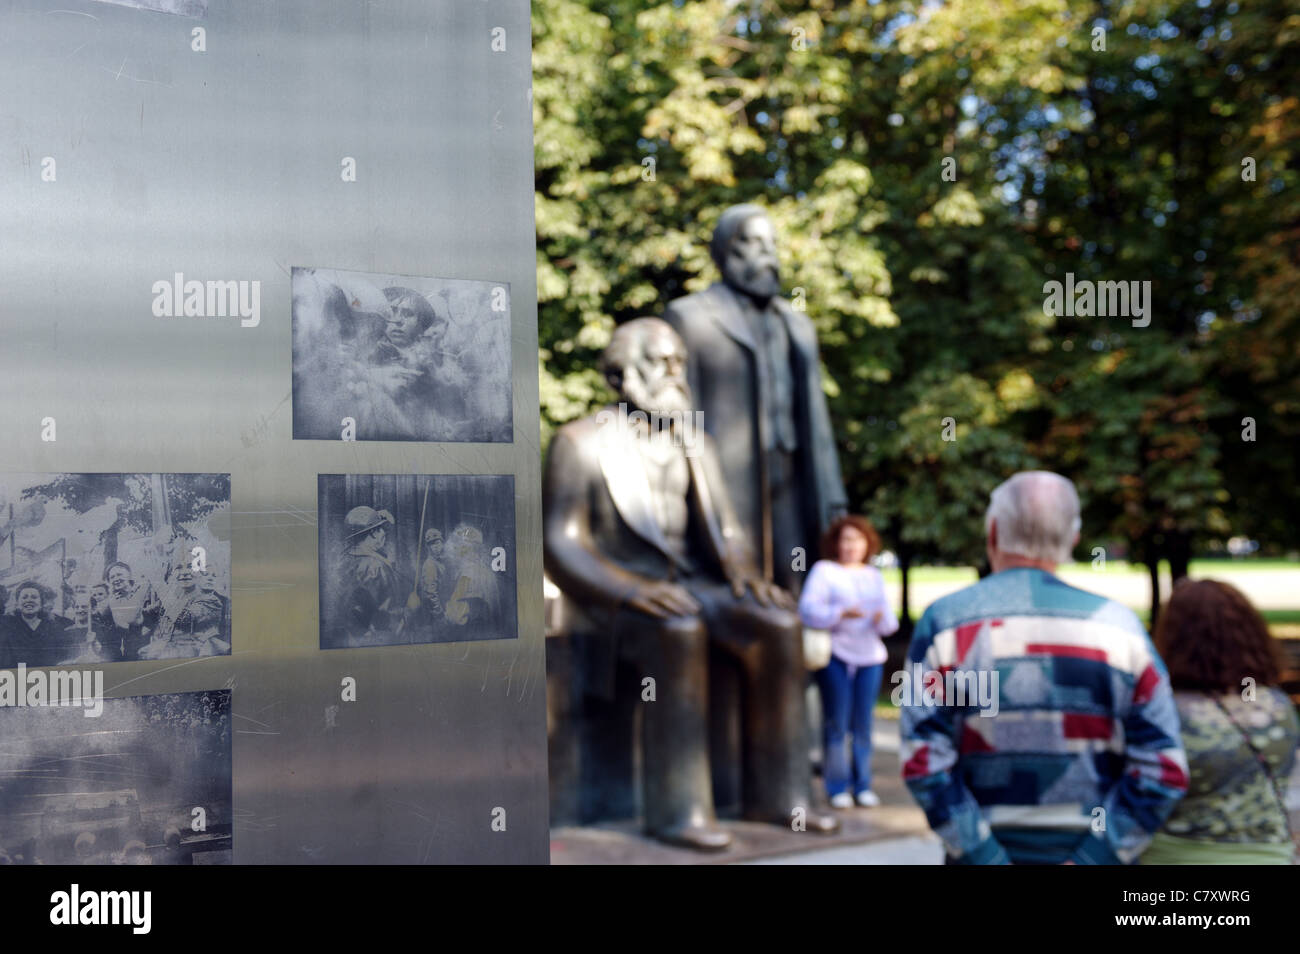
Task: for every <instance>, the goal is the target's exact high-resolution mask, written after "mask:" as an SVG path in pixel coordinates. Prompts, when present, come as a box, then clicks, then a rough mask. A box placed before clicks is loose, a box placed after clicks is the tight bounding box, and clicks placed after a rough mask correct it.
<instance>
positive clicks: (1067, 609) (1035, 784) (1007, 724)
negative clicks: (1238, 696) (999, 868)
mask: <svg viewBox="0 0 1300 954" xmlns="http://www.w3.org/2000/svg"><path fill="white" fill-rule="evenodd" d="M984 525H985V534H986V540H985V542H986V546H987V550H988V557H989V564H990V566H991V567H992V570H993V572H992V573H991V574H990V575H989V576H987V577H985V578H984V579H982V580H980V581H979V582H978V583H975V584H974V585H972V586H969V587H967V588H965V589H963V590H960V591H958V592H956V593H952V594H950V595H948V596H945V597H943V598H942V599H940V600H937V601H936V602H935V603H933V604H932V605H931V606H930V607H929V608H928V609H927V610H926V611H925V614H924V615H923V616H922V617H921V619H920V620H919V621H918V623H917V625H916V629H915V632H914V633H913V637H912V645H911V648H910V650H909V651H908V670H907V671H906V672H904V673H902V674H896V675H895V677H894V681H895V682H896V683H897V682H899V677H900V675H901V676H902V683H903V685H902V686H900V688H903V689H909V690H910V689H912V688H913V687H916V688H915V691H911V692H907V693H903V695H904V696H906V697H907V698H906V701H905V702H904V703H903V704H902V706H901V709H902V716H901V732H902V751H901V755H900V757H901V760H902V762H903V778H904V780H905V781H906V783H907V786H908V788H909V789H910V790H911V792H912V795H913V797H915V798H916V800H917V801H918V802H919V803H920V805H921V807H922V808H923V809H924V810H925V813H926V817H927V818H928V819H929V822H930V826H931V827H932V828H933V829H934V830H935V832H936V833H937V834H938V835H939V836H940V837H941V838H942V839H943V842H944V847H945V849H946V853H947V860H948V863H949V864H1131V863H1132V862H1133V861H1134V860H1135V859H1136V858H1137V856H1138V855H1139V854H1141V852H1142V850H1143V849H1144V848H1145V847H1146V845H1147V842H1148V841H1150V839H1151V837H1152V835H1153V834H1154V833H1155V832H1156V830H1157V829H1159V828H1160V826H1161V824H1162V823H1163V822H1164V820H1165V818H1166V817H1167V816H1168V815H1169V814H1170V812H1171V811H1172V810H1173V808H1174V805H1175V804H1176V803H1177V802H1178V800H1179V799H1180V798H1181V797H1182V796H1183V793H1184V792H1185V791H1186V788H1187V760H1186V757H1185V755H1184V753H1183V749H1182V744H1181V742H1180V738H1179V725H1178V713H1177V710H1176V709H1175V707H1174V701H1173V694H1172V691H1171V689H1170V686H1169V678H1168V675H1167V674H1166V672H1165V667H1164V664H1163V663H1162V662H1161V660H1160V657H1159V656H1158V655H1157V654H1156V650H1155V647H1154V646H1153V645H1152V643H1151V640H1150V639H1149V638H1148V636H1147V633H1146V630H1145V629H1143V627H1142V624H1141V623H1140V622H1139V621H1138V619H1137V617H1136V616H1134V614H1133V613H1132V611H1130V610H1128V609H1126V608H1125V607H1123V606H1121V605H1119V604H1118V603H1115V602H1113V601H1111V600H1108V599H1106V598H1104V597H1101V596H1097V595H1095V594H1093V593H1088V592H1086V591H1084V590H1080V589H1076V588H1075V587H1073V586H1069V585H1068V584H1066V583H1064V582H1062V581H1061V580H1060V579H1058V578H1057V577H1056V575H1055V571H1056V566H1057V564H1059V563H1063V562H1066V561H1068V560H1069V559H1070V554H1071V551H1072V550H1073V549H1074V547H1075V545H1076V544H1077V543H1078V542H1079V527H1080V520H1079V498H1078V495H1077V494H1076V492H1075V489H1074V485H1073V484H1072V483H1071V482H1070V481H1069V480H1067V479H1066V478H1064V477H1062V476H1060V475H1059V474H1053V473H1048V472H1046V471H1030V472H1026V473H1019V474H1016V475H1014V476H1013V477H1011V478H1010V479H1009V480H1007V481H1006V482H1004V483H1002V484H1001V485H999V486H998V487H997V489H995V490H994V491H993V494H992V496H991V499H990V501H989V507H988V512H987V514H986V516H985V524H984ZM897 692H898V690H896V693H897Z"/></svg>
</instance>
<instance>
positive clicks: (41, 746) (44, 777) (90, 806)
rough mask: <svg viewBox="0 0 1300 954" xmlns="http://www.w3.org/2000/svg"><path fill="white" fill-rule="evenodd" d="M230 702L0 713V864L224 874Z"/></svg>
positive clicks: (137, 699) (116, 702)
mask: <svg viewBox="0 0 1300 954" xmlns="http://www.w3.org/2000/svg"><path fill="white" fill-rule="evenodd" d="M230 696H231V694H230V691H229V690H224V689H223V690H218V691H211V692H183V693H169V694H165V695H156V696H133V697H130V698H126V699H106V700H104V711H103V713H102V714H101V715H100V716H99V717H98V718H95V719H87V718H85V717H84V716H83V714H82V712H83V710H82V709H80V708H77V707H75V706H74V707H70V708H61V707H57V706H33V707H6V708H0V735H2V736H3V737H4V739H5V744H4V746H3V749H2V750H0V864H47V865H49V864H56V865H64V864H78V865H127V864H137V865H149V864H229V863H230V862H231V849H232V826H231V804H232V802H231V758H230V735H231V728H230V718H231V717H230Z"/></svg>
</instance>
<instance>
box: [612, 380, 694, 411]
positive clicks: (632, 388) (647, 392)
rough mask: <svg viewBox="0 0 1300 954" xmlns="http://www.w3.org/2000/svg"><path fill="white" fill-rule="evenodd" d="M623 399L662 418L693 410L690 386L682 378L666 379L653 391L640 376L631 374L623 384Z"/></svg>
mask: <svg viewBox="0 0 1300 954" xmlns="http://www.w3.org/2000/svg"><path fill="white" fill-rule="evenodd" d="M623 397H624V398H626V399H627V402H628V403H629V404H631V405H632V406H633V407H635V408H637V409H638V410H641V411H645V412H646V413H647V414H657V415H658V416H660V417H668V415H670V414H674V413H676V414H688V413H689V412H690V410H691V389H690V385H688V384H687V383H686V382H685V381H684V380H683V379H681V378H665V379H664V380H663V381H660V382H659V384H658V386H657V387H655V388H654V389H653V390H652V389H651V388H650V387H649V386H648V385H646V384H645V383H644V382H643V381H642V380H641V376H640V375H639V374H635V373H633V374H629V375H628V376H627V378H626V379H625V380H624V382H623Z"/></svg>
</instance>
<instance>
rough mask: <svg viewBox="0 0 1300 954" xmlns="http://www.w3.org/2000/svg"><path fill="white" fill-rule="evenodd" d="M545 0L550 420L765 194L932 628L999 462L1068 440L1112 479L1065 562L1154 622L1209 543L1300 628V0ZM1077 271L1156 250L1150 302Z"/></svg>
mask: <svg viewBox="0 0 1300 954" xmlns="http://www.w3.org/2000/svg"><path fill="white" fill-rule="evenodd" d="M532 13H533V71H534V79H533V113H534V123H535V143H536V147H535V148H536V151H535V163H536V218H537V246H538V252H537V254H538V261H537V267H538V297H539V326H540V345H541V350H540V361H541V401H542V430H543V440H544V441H545V440H546V439H548V438H549V436H550V434H551V433H552V431H553V429H554V427H555V426H556V425H558V424H560V423H562V422H564V421H567V420H570V419H572V418H575V417H578V416H581V415H583V414H585V413H587V412H588V411H589V410H590V409H591V408H592V407H594V406H596V405H599V404H601V403H603V402H604V401H606V400H608V399H609V398H610V394H609V393H608V392H607V391H606V390H605V388H604V384H603V382H602V381H601V380H600V378H599V375H598V374H597V372H596V370H595V367H596V358H597V355H598V354H599V352H600V350H601V349H602V348H603V347H604V345H605V343H606V342H607V341H608V339H609V335H610V332H611V330H612V329H613V327H614V326H615V325H616V324H617V323H618V322H621V321H624V320H627V319H629V318H632V317H636V316H639V315H660V314H662V312H663V308H664V306H665V305H666V303H667V302H668V301H670V300H671V299H673V298H675V297H677V296H680V295H682V294H685V293H687V292H690V291H695V290H698V289H700V288H703V287H705V286H707V285H708V284H709V283H710V282H711V281H713V280H715V279H716V278H717V274H716V270H715V269H714V266H713V264H712V262H711V261H710V259H709V255H708V251H707V240H708V236H709V235H710V233H711V231H712V228H713V225H714V224H715V222H716V219H717V216H718V214H719V213H720V212H721V211H722V210H723V209H724V208H726V207H727V206H729V205H732V204H733V203H736V202H741V201H754V202H757V203H759V204H760V205H763V206H764V207H765V208H766V209H768V210H769V212H770V214H771V217H772V219H773V221H774V223H775V224H776V226H777V229H778V233H779V242H780V252H781V256H782V264H783V283H784V288H785V294H786V295H787V296H788V297H789V298H790V299H791V300H792V302H794V304H795V307H802V308H804V309H805V310H806V311H807V313H808V315H809V317H810V318H811V319H812V320H813V322H814V323H815V325H816V327H817V329H818V332H819V335H820V340H821V349H822V359H823V361H824V363H825V381H824V386H825V390H826V393H827V395H828V398H829V401H830V407H831V412H832V415H833V417H834V423H835V429H836V434H837V439H838V441H839V443H840V454H841V460H842V463H843V466H844V470H845V474H844V477H845V483H846V485H847V487H848V490H849V495H850V501H851V505H852V507H853V509H854V510H856V511H860V512H862V513H865V514H866V515H868V516H869V517H870V518H871V520H872V521H873V522H875V524H876V526H877V527H878V528H879V529H880V531H881V534H882V536H883V538H884V540H885V546H886V548H887V551H888V552H887V554H886V555H885V562H886V564H887V565H888V566H890V567H891V569H889V570H888V571H887V579H888V580H889V581H890V583H891V584H892V588H893V592H894V597H895V599H896V601H897V602H898V604H899V609H900V610H903V611H904V613H905V614H906V615H905V618H904V624H903V625H904V627H905V629H906V628H907V627H909V626H910V621H911V618H914V617H917V616H919V614H920V612H921V610H922V609H924V607H925V605H926V604H928V603H929V602H930V601H931V600H933V599H934V598H935V597H936V596H938V595H941V594H942V593H944V592H948V591H950V590H953V589H957V588H960V587H961V586H964V585H966V584H967V583H969V582H972V581H973V580H974V579H976V576H977V574H978V573H980V572H983V571H984V568H983V567H982V563H983V560H984V554H983V520H982V518H983V513H984V508H985V506H986V504H987V501H988V493H989V491H990V490H991V489H992V488H993V487H994V486H995V485H996V484H997V483H999V482H1000V481H1001V480H1003V479H1004V478H1005V477H1006V476H1008V475H1009V474H1010V473H1012V472H1014V471H1017V470H1023V469H1029V468H1045V469H1051V470H1056V471H1059V472H1061V473H1063V474H1066V475H1067V476H1069V477H1070V478H1072V479H1073V480H1074V481H1075V482H1076V484H1077V485H1078V488H1079V492H1080V496H1081V498H1082V500H1083V504H1084V507H1085V511H1084V527H1083V533H1082V539H1081V542H1080V545H1079V547H1078V549H1077V550H1076V552H1075V557H1076V559H1077V560H1078V561H1079V563H1077V564H1076V565H1075V566H1074V567H1073V568H1069V567H1067V568H1066V569H1065V571H1064V573H1063V575H1064V576H1065V577H1066V578H1067V579H1071V581H1072V582H1076V583H1077V584H1078V585H1082V586H1085V587H1086V588H1089V589H1092V590H1095V591H1099V592H1104V593H1106V595H1110V596H1113V597H1115V598H1117V599H1120V600H1121V601H1123V602H1125V603H1127V604H1128V605H1130V606H1132V607H1133V608H1135V609H1137V610H1139V612H1140V613H1141V614H1142V615H1143V617H1144V619H1146V620H1148V621H1150V620H1151V617H1152V616H1153V615H1155V614H1157V613H1158V608H1159V603H1160V598H1161V596H1164V597H1166V598H1167V596H1168V592H1169V586H1170V585H1171V583H1172V582H1173V581H1175V580H1177V579H1178V578H1179V577H1181V576H1184V575H1187V574H1188V573H1189V572H1190V573H1192V574H1193V575H1197V576H1214V577H1218V578H1222V579H1226V580H1229V581H1231V582H1233V583H1234V584H1235V585H1237V586H1238V587H1240V588H1241V589H1242V590H1243V591H1244V592H1245V593H1246V594H1247V595H1248V596H1249V597H1250V598H1251V599H1252V600H1253V601H1254V602H1255V603H1256V605H1257V606H1259V607H1260V609H1261V610H1262V611H1263V612H1264V613H1265V616H1266V617H1267V619H1268V620H1269V623H1270V625H1271V626H1272V627H1273V628H1274V632H1275V635H1278V636H1281V637H1284V638H1286V639H1287V643H1288V645H1289V646H1291V647H1293V648H1296V649H1300V640H1297V639H1295V637H1300V569H1298V568H1300V563H1297V556H1298V553H1297V551H1300V531H1298V529H1297V519H1296V517H1297V515H1300V492H1298V491H1297V469H1298V467H1300V440H1297V438H1298V437H1300V413H1298V412H1300V382H1298V381H1297V366H1298V364H1300V344H1298V343H1297V342H1298V337H1300V336H1298V335H1297V332H1298V331H1300V328H1298V326H1297V325H1298V322H1297V317H1298V315H1300V267H1298V266H1297V258H1298V256H1300V198H1297V188H1296V187H1297V183H1298V182H1300V164H1298V162H1297V149H1298V148H1300V123H1298V122H1297V117H1298V116H1300V99H1298V98H1297V96H1298V95H1300V75H1298V74H1300V49H1298V48H1300V10H1298V9H1297V8H1296V7H1295V6H1294V4H1291V3H1286V2H1252V3H1249V4H1239V3H1235V2H1234V3H1225V2H1219V0H1182V2H1180V0H1174V2H1147V0H1134V2H1076V0H1021V2H1015V3H1010V2H1006V3H1000V2H994V0H951V2H924V3H911V2H891V0H877V2H870V0H805V2H799V3H795V2H780V0H672V2H661V3H647V2H646V0H533V3H532ZM1067 273H1070V274H1072V275H1073V276H1074V280H1075V281H1076V282H1079V281H1083V280H1089V279H1090V280H1094V281H1136V282H1143V281H1149V282H1150V283H1151V286H1150V287H1151V299H1152V303H1151V314H1150V324H1149V325H1148V326H1146V327H1134V326H1133V324H1132V321H1131V320H1130V319H1128V318H1123V317H1053V316H1051V315H1049V314H1047V313H1046V310H1045V307H1044V303H1045V298H1046V293H1045V288H1044V285H1045V283H1047V282H1050V281H1062V282H1063V281H1065V278H1066V275H1067ZM946 419H951V424H950V425H949V423H948V421H947V420H946ZM946 425H947V430H948V433H947V436H948V437H949V438H955V439H948V440H945V439H944V436H945V434H944V431H945V426H946ZM1073 577H1080V578H1081V579H1072V578H1073ZM900 642H901V641H900ZM900 648H901V647H900ZM1296 656H1297V653H1295V652H1292V653H1290V654H1289V658H1290V662H1289V664H1288V667H1289V669H1290V672H1289V675H1288V678H1289V679H1290V680H1291V681H1292V685H1291V689H1292V691H1293V692H1294V691H1296V690H1297V689H1300V685H1296V684H1295V680H1296V679H1297V678H1300V663H1298V662H1297V661H1296Z"/></svg>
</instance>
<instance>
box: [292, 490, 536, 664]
mask: <svg viewBox="0 0 1300 954" xmlns="http://www.w3.org/2000/svg"><path fill="white" fill-rule="evenodd" d="M318 508H319V524H320V613H321V630H320V632H321V639H320V644H321V649H348V648H357V647H362V646H392V645H400V644H406V643H444V642H460V641H465V640H479V639H513V638H514V637H515V636H516V635H517V634H518V629H517V625H516V619H515V518H514V513H515V481H514V477H512V476H509V475H506V476H466V477H453V476H424V475H411V474H400V475H398V474H360V475H352V474H346V475H345V474H321V475H320V477H319V499H318Z"/></svg>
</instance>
